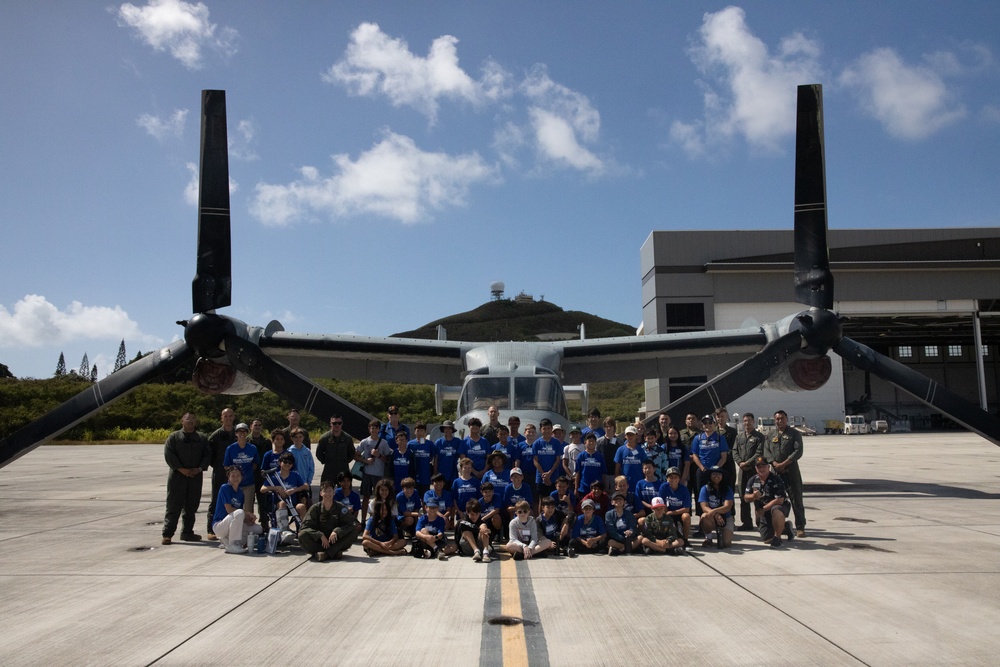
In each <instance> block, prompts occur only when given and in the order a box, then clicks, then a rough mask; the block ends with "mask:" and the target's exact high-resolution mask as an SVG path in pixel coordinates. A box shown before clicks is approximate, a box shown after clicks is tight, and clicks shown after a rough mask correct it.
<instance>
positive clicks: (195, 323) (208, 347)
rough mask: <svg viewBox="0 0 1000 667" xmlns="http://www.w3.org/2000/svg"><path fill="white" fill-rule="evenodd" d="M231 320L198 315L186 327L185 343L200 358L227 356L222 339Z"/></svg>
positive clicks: (209, 314) (202, 314)
mask: <svg viewBox="0 0 1000 667" xmlns="http://www.w3.org/2000/svg"><path fill="white" fill-rule="evenodd" d="M228 328H229V320H227V319H226V318H225V317H221V316H219V315H214V314H211V313H198V314H196V315H195V316H194V317H192V318H191V319H190V320H188V323H187V325H186V326H185V327H184V341H185V342H186V343H187V344H188V345H189V346H190V347H191V349H192V350H194V351H195V354H197V355H198V356H199V357H206V358H217V357H221V356H223V355H224V354H225V352H224V351H223V350H222V339H223V338H224V337H225V335H226V330H227V329H228Z"/></svg>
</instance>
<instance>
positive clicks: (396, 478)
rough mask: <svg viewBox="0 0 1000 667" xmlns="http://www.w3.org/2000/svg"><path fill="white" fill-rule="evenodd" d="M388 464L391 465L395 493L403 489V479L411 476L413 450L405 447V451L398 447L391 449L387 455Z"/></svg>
mask: <svg viewBox="0 0 1000 667" xmlns="http://www.w3.org/2000/svg"><path fill="white" fill-rule="evenodd" d="M389 464H390V465H392V479H393V482H394V484H395V487H396V493H399V492H400V491H402V490H403V480H404V479H406V478H407V477H413V451H412V450H411V449H410V448H409V447H407V448H406V451H405V452H401V451H399V450H398V449H394V450H392V454H390V455H389Z"/></svg>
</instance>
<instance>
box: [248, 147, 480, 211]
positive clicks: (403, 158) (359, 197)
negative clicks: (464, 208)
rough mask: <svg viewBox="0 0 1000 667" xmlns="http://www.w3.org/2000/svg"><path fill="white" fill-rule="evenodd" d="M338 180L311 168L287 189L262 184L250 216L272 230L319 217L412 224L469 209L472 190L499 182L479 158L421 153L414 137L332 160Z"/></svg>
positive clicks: (475, 155)
mask: <svg viewBox="0 0 1000 667" xmlns="http://www.w3.org/2000/svg"><path fill="white" fill-rule="evenodd" d="M333 162H334V167H335V173H334V175H332V176H330V177H329V178H320V175H319V170H318V169H316V168H315V167H311V166H306V167H302V168H301V170H300V174H301V178H299V179H298V180H296V181H293V182H291V183H289V184H287V185H271V184H267V183H260V184H258V185H257V187H256V194H255V195H254V197H253V199H252V201H251V204H250V211H251V213H252V214H253V215H254V216H255V217H257V218H258V219H259V220H260V221H261V222H263V223H264V224H267V225H278V226H281V225H288V224H291V223H293V222H295V221H296V220H299V219H302V218H306V217H312V216H319V217H328V218H340V217H348V216H353V215H362V214H369V215H377V216H381V217H386V218H391V219H394V220H398V221H400V222H403V223H406V224H411V223H415V222H418V221H420V220H424V219H426V218H428V217H429V214H430V212H431V211H433V210H442V209H444V208H445V207H449V206H461V205H464V204H465V200H466V196H467V194H468V191H469V188H470V186H472V185H474V184H475V183H480V182H486V181H491V180H493V179H495V178H496V170H495V168H493V167H491V166H489V165H487V164H486V162H485V161H484V160H483V159H482V158H481V157H480V156H479V155H478V154H477V153H470V154H465V155H448V154H446V153H430V152H426V151H422V150H420V149H419V148H417V146H416V144H415V143H414V142H413V140H412V139H410V138H409V137H405V136H402V135H398V134H395V133H393V132H388V131H386V133H385V137H384V138H383V139H382V140H381V141H380V142H378V143H377V144H376V145H375V146H373V147H372V149H371V150H369V151H367V152H365V153H362V154H361V155H359V156H358V159H357V160H351V158H350V157H349V156H348V155H344V154H340V155H334V156H333Z"/></svg>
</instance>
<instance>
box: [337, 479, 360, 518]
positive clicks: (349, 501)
mask: <svg viewBox="0 0 1000 667" xmlns="http://www.w3.org/2000/svg"><path fill="white" fill-rule="evenodd" d="M353 484H354V478H353V477H351V475H350V473H346V472H340V473H338V474H337V489H336V490H335V491H334V492H333V499H334V500H336V501H337V502H338V503H340V504H341V505H344V506H345V507H350V508H351V514H352V515H353V516H354V520H355V521H357V520H358V512H359V511H361V496H360V495H358V492H357V491H355V490H354V489H353V488H352V486H353Z"/></svg>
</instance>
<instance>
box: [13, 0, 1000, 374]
mask: <svg viewBox="0 0 1000 667" xmlns="http://www.w3.org/2000/svg"><path fill="white" fill-rule="evenodd" d="M303 7H304V6H303V5H300V4H298V3H266V2H257V3H245V2H243V3H235V2H230V3H222V2H208V3H187V2H181V1H179V0H159V1H156V2H149V3H148V4H147V3H135V4H132V3H125V4H115V5H102V4H100V3H81V2H70V1H62V2H51V3H12V2H9V3H3V4H2V5H0V90H2V95H0V126H2V131H0V182H2V183H3V185H4V187H3V196H2V198H0V228H2V230H3V231H2V242H0V266H2V272H3V274H2V275H3V279H2V280H0V362H2V363H5V364H7V365H8V366H9V367H10V369H11V370H12V371H13V372H14V374H15V375H17V376H18V377H29V376H30V377H48V376H50V375H51V374H52V372H53V371H54V369H55V365H56V360H57V358H58V356H59V353H60V351H62V352H65V355H66V359H67V364H68V365H69V367H70V368H75V367H77V366H79V362H80V359H81V357H82V356H83V353H84V352H86V353H88V355H89V358H90V360H91V362H92V363H97V364H98V366H99V369H100V375H101V376H102V377H103V376H104V374H105V373H107V372H108V371H110V367H111V365H113V363H114V357H115V353H116V352H117V349H118V342H119V341H120V340H121V339H122V338H124V339H125V343H126V346H127V348H128V351H129V356H130V357H131V356H132V355H133V354H134V353H135V352H136V351H138V350H140V349H141V350H144V351H148V350H151V349H154V348H156V347H159V346H160V345H163V344H166V343H169V342H170V341H171V340H173V339H175V338H176V337H178V336H179V335H180V334H181V329H180V327H178V326H177V325H176V324H174V322H175V321H176V320H179V319H184V318H187V317H188V316H189V315H190V310H191V301H190V294H191V287H190V285H191V279H192V277H193V275H194V264H195V254H194V253H195V232H196V210H195V202H196V181H195V180H192V179H194V178H195V175H196V170H197V167H196V165H197V162H198V135H199V113H200V111H199V105H200V90H201V89H203V88H224V89H226V90H227V100H228V112H229V116H228V120H229V131H230V144H231V145H230V173H231V180H232V186H231V189H232V225H233V238H234V242H233V246H234V247H233V251H234V271H233V280H234V286H233V306H231V307H230V308H228V309H226V311H225V312H227V313H228V314H230V315H233V316H235V317H239V318H241V319H244V320H246V321H247V322H250V323H254V324H258V325H261V326H263V325H265V324H266V323H267V322H268V321H269V320H270V319H273V318H277V319H279V320H281V321H282V323H283V324H284V325H285V328H286V329H287V330H289V331H300V332H328V333H358V334H365V335H388V334H391V333H394V332H396V331H403V330H408V329H412V328H415V327H417V326H419V325H421V324H424V323H426V322H428V321H431V320H434V319H437V318H440V317H444V316H446V315H450V314H453V313H456V312H461V311H465V310H469V309H471V308H474V307H476V306H478V305H480V304H481V303H483V302H484V301H486V300H487V299H488V296H489V291H488V290H489V285H490V283H491V282H492V281H495V280H502V281H504V282H505V283H506V286H507V292H508V294H510V295H513V294H516V293H517V292H519V291H522V290H523V291H525V292H528V293H530V294H533V295H535V297H539V296H540V295H543V294H544V295H545V298H546V300H548V301H552V302H554V303H556V304H558V305H560V306H562V307H564V308H567V309H579V310H586V311H590V312H593V313H595V314H597V315H601V316H603V317H607V318H611V319H614V320H618V321H623V322H628V323H632V324H636V325H638V324H639V322H640V320H641V307H642V304H641V294H640V284H641V276H640V275H639V274H640V268H639V248H640V246H641V245H642V243H643V241H644V240H645V239H646V237H647V236H648V234H649V233H650V232H651V231H652V230H655V229H718V230H720V233H725V230H731V229H776V228H790V227H791V225H792V175H793V167H794V100H795V86H796V85H797V84H800V83H812V82H820V83H823V84H824V98H825V103H826V138H827V179H828V193H829V199H830V226H831V227H835V228H857V227H890V228H891V227H898V228H903V227H967V226H973V227H975V226H996V225H997V224H998V223H1000V179H998V168H997V155H998V153H1000V63H998V57H1000V44H998V40H1000V38H998V36H997V30H996V27H997V25H1000V5H998V4H997V3H995V2H958V3H941V2H938V1H931V2H924V1H919V0H907V1H905V2H902V1H899V2H896V1H885V2H878V3H872V2H850V1H847V2H836V3H829V2H825V3H824V2H771V3H751V4H745V5H743V6H732V5H729V6H727V5H725V4H710V3H680V2H643V3H636V2H630V3H620V2H619V3H608V2H589V1H579V2H543V3H539V2H502V3H501V2H494V3H470V2H434V3H426V2H384V3H339V2H336V3H309V4H308V6H307V7H308V8H307V9H304V8H303ZM789 296H791V280H789Z"/></svg>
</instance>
